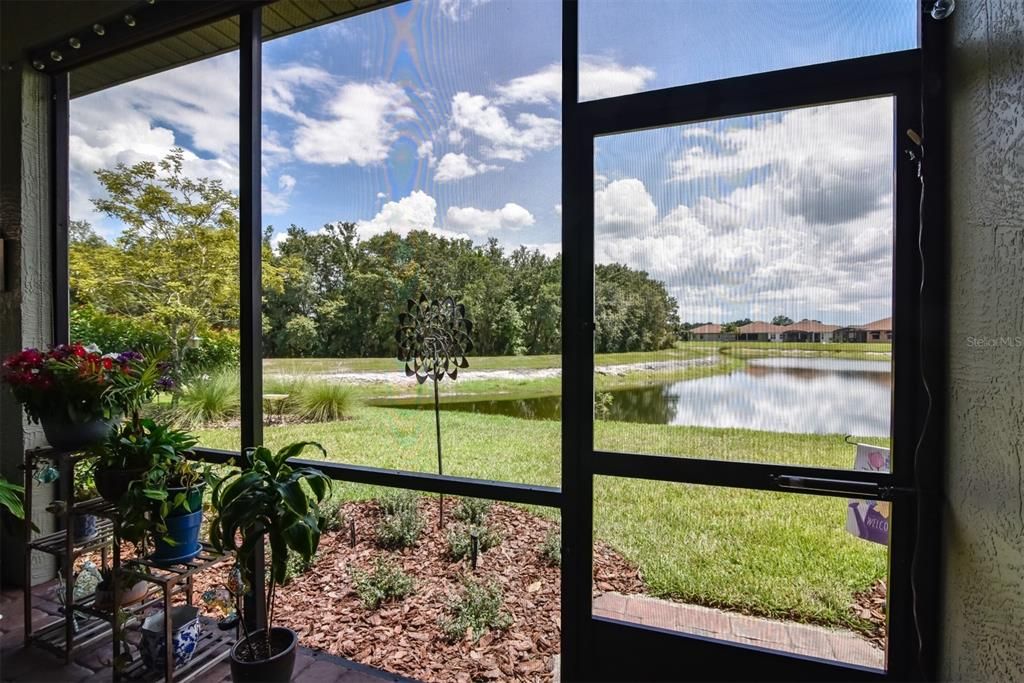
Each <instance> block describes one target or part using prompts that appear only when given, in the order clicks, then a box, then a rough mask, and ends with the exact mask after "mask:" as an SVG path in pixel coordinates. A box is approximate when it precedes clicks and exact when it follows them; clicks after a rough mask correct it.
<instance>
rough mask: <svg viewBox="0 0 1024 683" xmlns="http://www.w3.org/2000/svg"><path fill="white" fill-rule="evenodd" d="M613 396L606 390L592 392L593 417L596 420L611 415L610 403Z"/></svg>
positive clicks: (613, 400) (613, 398)
mask: <svg viewBox="0 0 1024 683" xmlns="http://www.w3.org/2000/svg"><path fill="white" fill-rule="evenodd" d="M614 402H615V396H613V395H612V394H610V393H609V392H607V391H598V392H596V393H595V394H594V417H595V418H597V419H598V420H607V419H608V418H609V417H611V413H612V403H614Z"/></svg>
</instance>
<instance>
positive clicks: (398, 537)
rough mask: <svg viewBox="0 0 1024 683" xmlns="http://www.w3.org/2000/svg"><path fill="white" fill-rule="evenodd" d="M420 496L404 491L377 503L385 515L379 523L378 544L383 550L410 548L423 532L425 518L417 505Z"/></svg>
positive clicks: (390, 495) (383, 498)
mask: <svg viewBox="0 0 1024 683" xmlns="http://www.w3.org/2000/svg"><path fill="white" fill-rule="evenodd" d="M417 500H418V496H416V494H414V493H412V492H409V491H402V492H396V493H392V494H389V495H386V496H382V497H381V498H380V499H378V501H377V503H378V505H380V509H381V512H382V513H383V514H382V516H381V519H380V521H379V522H378V523H377V544H378V545H380V546H381V547H382V548H391V549H395V548H409V547H412V546H413V545H415V544H416V541H417V540H418V539H419V537H420V534H421V533H422V532H423V517H422V515H420V511H419V508H418V507H417V505H416V502H417Z"/></svg>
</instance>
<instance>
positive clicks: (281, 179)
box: [263, 173, 296, 216]
mask: <svg viewBox="0 0 1024 683" xmlns="http://www.w3.org/2000/svg"><path fill="white" fill-rule="evenodd" d="M295 182H296V181H295V178H294V177H293V176H290V175H288V174H287V173H282V174H281V175H280V176H278V178H277V189H278V191H277V192H274V191H272V190H270V189H269V188H268V187H267V185H266V183H264V184H263V212H264V213H266V214H270V215H272V216H276V215H279V214H282V213H284V212H285V211H287V210H288V207H289V206H290V204H289V203H288V198H289V197H290V196H291V194H292V190H294V189H295Z"/></svg>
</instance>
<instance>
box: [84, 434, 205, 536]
mask: <svg viewBox="0 0 1024 683" xmlns="http://www.w3.org/2000/svg"><path fill="white" fill-rule="evenodd" d="M196 442H197V439H196V437H195V436H193V435H191V434H189V433H188V432H183V431H180V430H176V429H172V428H171V427H169V426H167V425H162V424H157V423H156V422H154V421H153V420H149V419H138V420H132V421H130V422H126V423H125V424H124V425H123V426H122V427H121V428H120V429H118V430H116V431H115V432H113V433H112V434H111V436H110V438H109V439H108V440H107V443H106V444H105V445H104V446H103V447H102V448H101V449H100V451H99V458H98V460H97V463H96V467H97V468H103V469H122V470H138V469H141V470H144V471H143V472H142V473H141V474H140V475H139V478H138V479H137V480H136V481H133V482H131V484H130V485H129V487H128V490H127V491H126V492H125V494H124V495H123V496H122V497H121V498H120V499H119V500H118V501H117V506H118V510H119V512H120V515H119V519H120V521H119V533H120V535H121V537H122V538H124V539H125V540H128V541H132V542H134V543H141V542H144V541H146V540H151V536H153V535H155V534H160V535H161V538H163V534H166V533H167V524H166V518H167V515H168V514H169V513H170V512H171V510H172V509H174V508H178V507H183V508H184V509H185V511H186V512H194V511H193V510H192V509H191V508H190V507H189V494H190V492H192V491H194V490H195V489H196V488H197V487H199V486H201V485H202V483H203V481H204V478H205V473H206V471H207V468H203V467H200V466H199V465H197V464H196V463H194V462H192V461H190V460H189V459H188V456H189V455H191V453H192V447H193V446H195V444H196ZM168 489H184V491H179V492H177V493H176V494H175V495H174V497H171V496H170V494H169V492H168ZM164 540H165V541H168V542H170V539H166V538H164Z"/></svg>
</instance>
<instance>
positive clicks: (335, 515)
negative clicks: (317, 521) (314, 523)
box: [317, 498, 345, 531]
mask: <svg viewBox="0 0 1024 683" xmlns="http://www.w3.org/2000/svg"><path fill="white" fill-rule="evenodd" d="M317 510H318V512H319V514H320V516H321V517H323V518H324V523H323V524H321V525H320V527H321V529H322V530H323V531H338V530H339V529H343V528H344V527H345V513H344V512H343V511H342V509H341V503H340V502H338V500H337V499H335V498H327V499H325V500H324V501H323V502H322V503H320V505H318V506H317Z"/></svg>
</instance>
